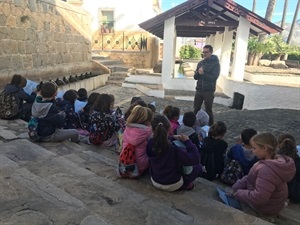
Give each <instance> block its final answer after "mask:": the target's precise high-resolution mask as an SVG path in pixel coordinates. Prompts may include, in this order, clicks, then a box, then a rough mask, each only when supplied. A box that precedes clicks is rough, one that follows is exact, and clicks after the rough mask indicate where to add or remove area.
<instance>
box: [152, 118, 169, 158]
mask: <svg viewBox="0 0 300 225" xmlns="http://www.w3.org/2000/svg"><path fill="white" fill-rule="evenodd" d="M151 127H152V130H153V147H152V148H153V152H154V153H155V154H156V155H161V154H163V153H164V152H165V151H166V150H167V149H168V146H169V141H168V131H169V130H170V127H171V125H170V122H169V120H168V119H167V118H166V117H165V116H163V115H155V116H154V117H153V119H152V121H151Z"/></svg>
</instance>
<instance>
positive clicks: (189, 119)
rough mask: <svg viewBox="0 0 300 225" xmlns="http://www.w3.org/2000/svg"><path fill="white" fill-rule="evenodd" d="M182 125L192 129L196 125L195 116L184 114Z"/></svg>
mask: <svg viewBox="0 0 300 225" xmlns="http://www.w3.org/2000/svg"><path fill="white" fill-rule="evenodd" d="M182 122H183V124H184V125H185V126H187V127H192V126H194V125H195V123H196V115H195V113H194V112H186V113H185V114H184V115H183V120H182Z"/></svg>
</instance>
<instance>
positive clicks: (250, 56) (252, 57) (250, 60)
mask: <svg viewBox="0 0 300 225" xmlns="http://www.w3.org/2000/svg"><path fill="white" fill-rule="evenodd" d="M254 57H255V54H254V53H248V60H247V65H248V66H252V65H253V61H254Z"/></svg>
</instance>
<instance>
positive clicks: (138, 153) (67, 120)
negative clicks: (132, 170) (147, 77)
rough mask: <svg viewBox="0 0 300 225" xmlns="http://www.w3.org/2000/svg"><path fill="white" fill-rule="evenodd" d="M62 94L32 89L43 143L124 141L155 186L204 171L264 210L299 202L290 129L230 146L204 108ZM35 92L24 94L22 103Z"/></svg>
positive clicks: (51, 86) (52, 88)
mask: <svg viewBox="0 0 300 225" xmlns="http://www.w3.org/2000/svg"><path fill="white" fill-rule="evenodd" d="M17 78H18V79H17ZM16 80H17V81H16ZM22 80H23V78H19V77H13V80H12V82H11V84H9V85H7V87H6V88H5V90H10V89H18V91H20V92H22V87H24V81H22ZM22 82H23V83H22ZM10 86H13V87H10ZM56 94H57V85H56V84H55V83H52V82H46V83H44V84H43V85H42V86H41V87H40V90H38V91H37V92H36V93H34V94H33V95H32V96H34V97H35V101H34V102H33V104H32V107H31V113H32V116H33V117H34V118H37V120H38V135H39V137H40V140H41V141H62V140H66V139H71V141H73V142H78V141H79V134H82V133H83V134H84V135H87V136H88V138H89V142H90V144H94V145H105V146H115V145H116V144H118V143H119V144H120V145H121V148H122V150H121V154H120V156H121V155H122V152H123V153H124V151H128V149H129V147H131V148H130V149H131V151H133V152H132V153H131V155H130V157H134V160H133V161H132V162H133V163H134V164H135V166H136V168H137V170H138V173H137V175H135V176H134V177H135V178H136V177H138V176H140V175H142V174H143V173H145V172H147V171H149V172H150V177H151V182H152V184H153V185H154V186H155V187H156V188H159V189H162V190H165V191H176V190H190V189H192V188H193V187H194V180H195V179H196V178H197V177H203V178H206V179H208V180H214V179H220V181H222V182H224V183H227V184H230V185H233V186H232V188H233V190H234V193H232V194H233V195H234V196H235V198H236V199H238V200H240V201H242V202H245V203H248V204H249V205H250V206H251V207H252V208H253V209H255V210H257V211H259V212H261V213H264V214H268V215H273V214H277V213H278V212H279V211H280V210H281V209H282V208H283V207H284V204H285V201H286V199H287V198H289V199H290V201H291V202H294V203H299V202H300V158H299V155H298V154H297V149H296V142H295V139H294V138H293V137H292V136H291V135H287V134H285V135H281V136H280V137H279V138H278V140H277V139H276V138H275V137H274V135H272V134H270V133H260V134H257V132H256V131H255V130H254V129H251V128H250V129H245V130H243V131H242V132H241V136H240V138H239V139H238V140H237V143H236V145H234V146H233V147H231V148H230V149H229V150H228V151H227V148H228V144H227V143H226V142H225V141H224V136H225V134H226V130H227V128H226V125H225V123H224V122H220V121H218V122H216V123H215V124H213V125H212V126H211V127H208V121H209V117H208V115H207V114H206V113H205V111H203V110H200V111H199V112H198V113H197V114H196V115H195V114H194V113H193V112H186V113H184V115H183V118H182V121H181V119H180V109H179V108H177V107H173V106H167V107H166V108H165V109H164V110H163V112H162V114H160V113H157V112H156V109H155V106H154V105H151V104H146V103H145V102H144V101H143V100H142V99H140V98H139V97H137V98H133V99H132V102H131V106H130V107H129V108H128V110H127V111H126V112H125V113H124V115H123V113H122V111H121V110H120V109H119V108H117V109H116V110H115V109H114V96H113V95H109V94H98V93H92V94H91V95H90V96H87V92H86V90H84V89H80V90H78V91H75V90H69V91H67V92H65V93H64V95H63V96H62V98H56ZM31 98H32V97H30V96H28V95H26V97H24V96H23V94H22V95H20V99H21V101H22V102H23V100H27V101H29V102H30V99H31ZM75 100H79V101H84V102H86V105H85V107H83V108H82V109H81V110H80V111H79V112H75V109H74V102H75ZM20 104H21V103H20ZM20 107H22V106H21V105H20ZM83 131H85V132H83ZM120 137H121V138H120ZM120 140H121V142H120ZM125 149H126V150H125ZM126 154H127V152H126ZM123 155H124V154H123ZM123 155H122V157H123ZM119 172H122V171H120V168H119ZM129 177H130V176H129Z"/></svg>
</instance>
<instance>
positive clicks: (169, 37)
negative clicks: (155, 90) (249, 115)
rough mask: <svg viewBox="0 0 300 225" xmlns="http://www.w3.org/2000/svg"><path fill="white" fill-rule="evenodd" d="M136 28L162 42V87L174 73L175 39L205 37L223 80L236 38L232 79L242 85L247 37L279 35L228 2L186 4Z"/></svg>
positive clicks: (269, 25) (192, 0)
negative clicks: (215, 57) (213, 52)
mask: <svg viewBox="0 0 300 225" xmlns="http://www.w3.org/2000/svg"><path fill="white" fill-rule="evenodd" d="M139 26H140V27H141V28H143V29H144V30H146V31H148V32H150V33H152V34H153V35H155V36H157V37H159V38H161V39H164V49H163V51H164V55H163V69H162V71H163V73H162V78H163V79H162V81H163V84H164V86H168V84H167V82H169V76H170V74H172V73H173V69H174V65H173V64H174V63H173V62H174V58H175V51H174V46H175V40H176V37H205V38H206V43H207V44H211V45H213V47H214V49H215V54H216V55H218V56H219V58H220V60H221V68H222V67H223V70H222V74H223V75H225V76H228V73H229V64H230V54H231V45H232V42H233V39H234V38H235V40H236V41H235V49H239V51H235V54H234V59H233V66H232V71H233V78H234V79H235V80H238V81H242V80H243V76H244V66H245V65H244V63H241V62H240V61H241V59H242V60H243V59H245V58H246V54H247V44H248V38H249V35H250V34H252V35H255V36H258V35H260V34H264V33H266V34H273V33H278V32H281V31H282V29H281V28H280V27H279V26H277V25H275V24H273V23H271V22H270V21H268V20H266V19H264V18H262V17H261V16H259V15H257V14H255V13H253V12H252V11H250V10H248V9H246V8H244V7H243V6H241V5H239V4H237V3H235V2H234V1H231V0H188V1H186V2H184V3H182V4H180V5H178V6H176V7H174V8H172V9H170V10H168V11H166V12H164V13H162V14H159V15H157V16H156V17H154V18H152V19H149V20H147V21H145V22H143V23H141V24H139ZM170 65H172V66H170ZM241 65H242V66H241ZM238 66H239V68H238Z"/></svg>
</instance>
